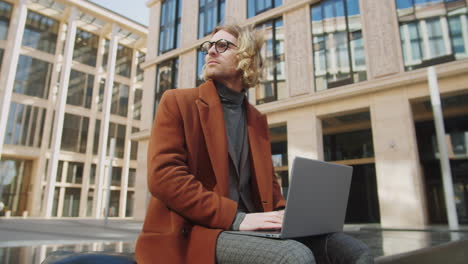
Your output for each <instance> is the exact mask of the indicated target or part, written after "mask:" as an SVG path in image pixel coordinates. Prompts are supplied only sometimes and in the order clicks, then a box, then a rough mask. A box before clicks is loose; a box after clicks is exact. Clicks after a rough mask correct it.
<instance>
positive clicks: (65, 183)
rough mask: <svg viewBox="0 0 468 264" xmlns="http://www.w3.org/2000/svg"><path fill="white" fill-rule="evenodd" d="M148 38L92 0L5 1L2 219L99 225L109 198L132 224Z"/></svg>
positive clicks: (1, 21) (0, 3)
mask: <svg viewBox="0 0 468 264" xmlns="http://www.w3.org/2000/svg"><path fill="white" fill-rule="evenodd" d="M146 38H147V28H146V27H145V26H143V25H141V24H139V23H137V22H134V21H132V20H130V19H128V18H125V17H123V16H121V15H119V14H116V13H113V12H111V11H109V10H108V9H105V8H103V7H100V6H98V5H96V4H94V3H91V2H89V1H68V0H58V1H52V0H31V1H23V0H0V59H1V60H2V63H1V83H2V87H1V88H0V89H2V92H1V93H0V94H1V102H2V105H1V107H2V116H1V118H2V122H0V124H2V127H1V130H2V133H3V134H2V136H1V137H0V138H1V139H2V140H3V142H1V143H2V149H1V152H0V153H1V160H0V188H1V189H0V190H1V191H0V201H2V202H3V203H4V205H5V208H4V209H3V210H2V211H0V217H9V216H11V217H16V216H32V217H42V216H51V217H95V218H99V217H102V216H103V210H102V208H104V207H105V204H104V203H105V201H106V199H105V198H106V197H107V194H108V193H109V216H110V217H133V215H134V203H135V191H136V188H135V182H136V171H137V167H138V164H137V157H138V149H139V146H138V142H137V141H136V140H133V137H134V135H135V134H138V133H139V132H140V128H141V122H142V121H141V117H142V114H141V112H142V94H143V93H142V89H143V81H144V78H143V69H142V67H141V64H142V63H144V61H145V56H146ZM113 45H114V46H115V48H112V47H113ZM107 91H109V93H107ZM106 94H108V95H109V96H108V97H109V98H108V100H107V101H108V102H109V103H108V105H109V106H110V107H108V108H107V107H106V105H105V103H106ZM60 100H63V102H64V108H62V109H61V108H60V106H59V105H60ZM58 119H60V120H61V122H58V121H57V120H58ZM60 123H62V124H60ZM104 131H108V133H107V135H104ZM111 138H115V142H116V144H115V152H114V159H113V163H112V174H111V175H107V174H108V161H109V156H110V153H109V147H108V146H109V142H110V139H111ZM54 148H57V150H55V149H54ZM103 151H105V152H106V155H105V156H104V155H102V157H101V154H102V153H103ZM53 157H56V159H54V158H53ZM54 163H55V164H54ZM51 166H54V167H55V168H56V174H55V175H54V177H51V175H50V173H51V171H52V170H51ZM54 178H55V181H54V180H53V179H54ZM108 182H109V183H110V184H109V185H108ZM107 186H110V187H107ZM48 190H50V195H49V194H48V192H47V191H48ZM48 197H50V198H51V199H50V204H47V198H48ZM48 208H49V209H48ZM47 210H49V211H47Z"/></svg>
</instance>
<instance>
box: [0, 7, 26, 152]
mask: <svg viewBox="0 0 468 264" xmlns="http://www.w3.org/2000/svg"><path fill="white" fill-rule="evenodd" d="M26 2H27V1H26V0H20V1H17V3H15V5H14V9H13V12H12V15H11V20H10V27H9V29H8V37H7V44H6V49H5V53H4V56H3V61H2V66H3V67H2V72H1V74H0V83H1V84H2V85H1V87H0V158H1V156H2V152H3V142H4V140H5V133H6V125H7V122H8V113H9V111H10V102H11V94H12V93H13V86H14V83H15V77H16V67H17V65H18V59H19V53H20V50H21V43H22V39H23V33H24V26H25V24H26V17H27V14H28V8H27V6H26Z"/></svg>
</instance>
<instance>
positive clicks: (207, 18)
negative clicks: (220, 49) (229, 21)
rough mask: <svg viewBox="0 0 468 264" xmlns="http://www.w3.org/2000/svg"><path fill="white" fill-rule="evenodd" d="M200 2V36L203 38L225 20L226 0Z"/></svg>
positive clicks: (204, 0) (203, 0) (201, 0)
mask: <svg viewBox="0 0 468 264" xmlns="http://www.w3.org/2000/svg"><path fill="white" fill-rule="evenodd" d="M199 3H200V6H199V9H198V10H199V11H198V12H199V14H198V38H203V37H204V36H206V35H208V34H210V33H211V32H212V31H213V29H214V28H215V27H216V26H217V25H218V24H220V23H222V21H224V8H225V0H200V1H199Z"/></svg>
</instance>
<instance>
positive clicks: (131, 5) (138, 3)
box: [90, 0, 149, 26]
mask: <svg viewBox="0 0 468 264" xmlns="http://www.w3.org/2000/svg"><path fill="white" fill-rule="evenodd" d="M90 1H91V2H94V3H96V4H98V5H100V6H103V7H105V8H107V9H110V10H112V11H114V12H116V13H118V14H121V15H123V16H125V17H128V18H130V19H131V20H134V21H136V22H138V23H140V24H143V25H145V26H148V16H149V8H148V7H146V2H147V1H148V0H130V1H129V0H90Z"/></svg>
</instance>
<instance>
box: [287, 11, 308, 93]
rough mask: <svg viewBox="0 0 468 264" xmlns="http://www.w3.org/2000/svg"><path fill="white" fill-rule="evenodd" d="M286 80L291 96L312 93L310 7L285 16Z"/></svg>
mask: <svg viewBox="0 0 468 264" xmlns="http://www.w3.org/2000/svg"><path fill="white" fill-rule="evenodd" d="M284 34H285V36H284V42H285V43H284V47H285V55H286V76H287V77H286V80H287V82H286V83H287V88H288V91H289V95H290V96H295V95H302V94H308V93H311V92H312V90H313V89H312V87H313V85H312V83H313V82H314V80H313V76H314V72H313V71H314V69H313V60H312V56H308V54H312V40H311V37H310V36H311V35H310V34H311V32H310V7H309V6H305V7H303V8H299V9H296V10H293V11H291V12H288V13H286V14H285V15H284Z"/></svg>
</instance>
